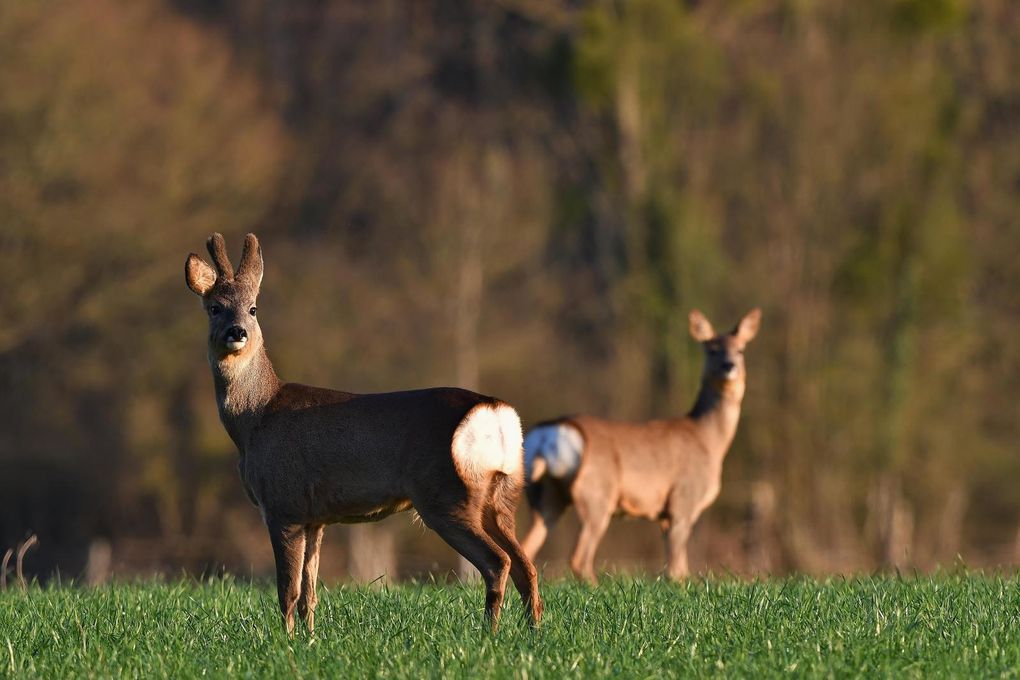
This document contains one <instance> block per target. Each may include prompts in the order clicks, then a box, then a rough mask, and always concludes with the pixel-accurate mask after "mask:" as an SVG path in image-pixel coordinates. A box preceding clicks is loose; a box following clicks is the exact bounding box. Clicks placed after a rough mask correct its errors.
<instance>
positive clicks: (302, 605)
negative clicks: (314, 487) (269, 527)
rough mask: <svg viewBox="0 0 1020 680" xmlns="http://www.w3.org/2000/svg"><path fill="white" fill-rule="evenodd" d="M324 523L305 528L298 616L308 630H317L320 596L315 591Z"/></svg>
mask: <svg viewBox="0 0 1020 680" xmlns="http://www.w3.org/2000/svg"><path fill="white" fill-rule="evenodd" d="M325 528H326V527H325V525H323V524H310V525H308V526H307V527H306V528H305V565H304V574H303V576H302V579H301V597H300V599H299V600H298V604H297V609H298V616H300V617H301V618H302V619H304V620H305V624H306V625H307V626H308V632H309V633H314V632H315V605H317V604H318V603H319V598H318V596H317V595H316V593H315V589H316V585H317V582H318V580H319V548H321V547H322V533H323V531H324V530H325Z"/></svg>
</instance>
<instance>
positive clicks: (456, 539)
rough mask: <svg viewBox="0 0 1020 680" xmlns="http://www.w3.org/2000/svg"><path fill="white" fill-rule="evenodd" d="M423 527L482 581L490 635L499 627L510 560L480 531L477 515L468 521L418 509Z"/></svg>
mask: <svg viewBox="0 0 1020 680" xmlns="http://www.w3.org/2000/svg"><path fill="white" fill-rule="evenodd" d="M417 510H418V514H419V515H420V516H421V519H422V521H423V522H425V524H426V525H427V526H428V527H429V528H430V529H432V530H433V531H435V532H436V533H437V534H439V537H440V538H442V539H443V540H444V541H446V542H447V544H449V546H450V547H451V548H453V549H454V550H456V551H457V552H458V553H460V554H461V555H463V556H464V557H466V558H467V560H468V562H470V563H471V564H473V565H474V566H475V568H476V569H478V571H479V572H480V573H481V575H482V579H483V580H484V581H485V617H486V618H487V619H488V620H489V621H490V622H491V624H492V630H493V632H495V631H496V629H497V628H498V627H499V614H500V610H501V609H502V607H503V595H504V593H505V592H506V580H507V578H508V577H509V575H510V556H509V555H507V554H506V553H505V552H503V549H502V548H500V547H499V546H498V545H496V543H495V542H494V541H493V540H492V538H490V537H489V535H488V534H486V533H485V530H484V529H483V528H482V522H481V517H480V514H481V513H480V512H479V513H477V516H475V517H473V518H471V519H467V518H464V517H462V516H458V515H451V514H449V513H444V512H436V511H433V510H430V509H426V508H421V507H418V508H417Z"/></svg>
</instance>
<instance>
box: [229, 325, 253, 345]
mask: <svg viewBox="0 0 1020 680" xmlns="http://www.w3.org/2000/svg"><path fill="white" fill-rule="evenodd" d="M223 339H224V340H225V341H227V342H241V341H242V340H247V339H248V331H246V330H244V329H243V328H241V327H240V326H231V327H230V328H228V329H227V332H226V334H224V336H223Z"/></svg>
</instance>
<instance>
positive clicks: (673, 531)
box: [666, 519, 691, 581]
mask: <svg viewBox="0 0 1020 680" xmlns="http://www.w3.org/2000/svg"><path fill="white" fill-rule="evenodd" d="M690 536H691V523H690V522H687V521H685V520H682V519H672V520H670V522H669V525H668V526H667V528H666V561H667V569H668V571H667V573H668V574H669V577H670V578H671V579H673V580H674V581H682V580H683V579H685V578H687V576H688V574H689V573H690V572H689V570H688V568H687V539H688V538H690Z"/></svg>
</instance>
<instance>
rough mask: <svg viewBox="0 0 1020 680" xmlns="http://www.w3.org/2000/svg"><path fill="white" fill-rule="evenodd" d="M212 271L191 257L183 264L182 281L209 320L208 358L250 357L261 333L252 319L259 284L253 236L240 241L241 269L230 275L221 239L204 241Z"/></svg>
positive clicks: (259, 262)
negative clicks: (186, 284) (198, 300)
mask: <svg viewBox="0 0 1020 680" xmlns="http://www.w3.org/2000/svg"><path fill="white" fill-rule="evenodd" d="M206 247H207V248H208V249H209V255H211V256H212V260H213V264H214V265H215V269H213V267H211V266H209V264H208V263H206V262H205V260H203V259H202V258H201V257H199V256H198V255H196V254H194V253H192V254H190V255H188V259H187V260H186V261H185V263H184V277H185V280H186V281H187V283H188V288H190V289H191V290H192V291H193V292H194V293H195V294H196V295H198V296H199V297H201V298H202V306H203V307H204V308H205V311H206V314H207V315H208V316H209V357H210V359H212V360H215V361H224V360H226V359H230V358H241V357H245V356H250V355H251V354H252V353H253V352H255V351H257V350H258V349H259V348H260V347H262V329H260V328H259V322H258V320H257V318H256V317H255V311H256V310H255V300H256V298H257V297H258V294H259V286H260V285H261V284H262V250H261V249H260V248H259V241H258V239H257V238H255V234H248V235H247V236H245V237H244V251H243V252H242V254H241V266H240V267H238V269H237V274H236V275H235V274H234V269H233V267H231V266H230V259H229V258H228V257H227V248H226V245H225V244H224V242H223V236H222V235H220V234H213V235H212V236H210V237H209V240H208V241H206Z"/></svg>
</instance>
